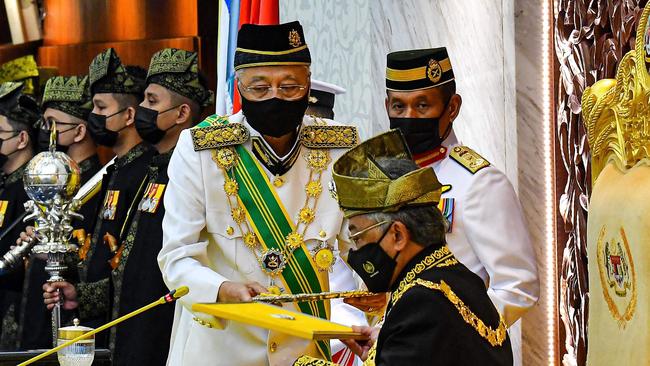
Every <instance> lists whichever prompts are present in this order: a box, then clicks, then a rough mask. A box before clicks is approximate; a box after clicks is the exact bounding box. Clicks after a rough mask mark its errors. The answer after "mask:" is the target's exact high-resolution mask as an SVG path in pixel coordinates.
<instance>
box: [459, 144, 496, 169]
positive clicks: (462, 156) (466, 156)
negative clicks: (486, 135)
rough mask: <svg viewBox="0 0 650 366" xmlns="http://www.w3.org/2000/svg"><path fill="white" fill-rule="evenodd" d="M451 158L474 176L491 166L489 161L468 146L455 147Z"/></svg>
mask: <svg viewBox="0 0 650 366" xmlns="http://www.w3.org/2000/svg"><path fill="white" fill-rule="evenodd" d="M449 157H450V158H452V159H453V160H455V161H456V162H458V164H460V165H462V166H463V167H464V168H465V169H467V170H469V172H470V173H472V174H476V172H478V171H479V170H481V169H483V168H485V167H488V166H490V162H489V161H487V160H485V158H483V157H482V156H481V155H479V154H478V153H477V152H476V151H474V150H472V149H470V148H469V147H467V146H454V148H453V149H451V152H450V153H449Z"/></svg>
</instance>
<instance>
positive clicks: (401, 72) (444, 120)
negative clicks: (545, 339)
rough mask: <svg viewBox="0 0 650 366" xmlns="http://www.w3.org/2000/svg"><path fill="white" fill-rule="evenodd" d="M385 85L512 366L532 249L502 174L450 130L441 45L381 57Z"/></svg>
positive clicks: (451, 98)
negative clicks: (504, 333)
mask: <svg viewBox="0 0 650 366" xmlns="http://www.w3.org/2000/svg"><path fill="white" fill-rule="evenodd" d="M386 89H387V98H386V109H387V110H388V116H389V117H390V127H391V129H394V128H399V129H400V130H401V131H402V133H403V134H404V136H405V138H406V141H407V143H408V145H409V149H410V150H411V152H412V153H413V157H414V159H415V161H416V163H418V165H420V166H421V167H424V166H430V167H432V168H433V169H434V171H435V173H436V176H437V177H438V179H439V180H440V182H441V183H442V184H444V185H445V187H444V188H443V194H442V200H441V202H440V205H439V208H440V209H441V210H442V212H443V215H444V216H445V217H446V218H447V220H448V222H449V224H450V225H449V231H448V233H447V242H448V245H449V248H450V249H451V251H452V252H453V253H454V255H455V256H456V258H458V259H459V260H460V261H461V262H462V263H463V264H464V265H465V266H466V267H467V268H469V269H470V270H471V271H472V272H474V273H476V274H477V275H479V276H480V277H481V278H482V279H483V281H484V282H485V286H486V287H487V289H488V295H489V296H490V299H492V302H493V303H494V305H495V306H496V307H497V309H498V310H499V312H500V313H501V314H502V315H503V316H504V318H505V320H506V324H507V325H508V326H509V327H511V328H510V337H511V340H512V348H513V354H514V355H513V356H514V359H515V365H517V364H520V363H521V328H520V325H519V324H520V322H519V323H517V320H518V319H520V318H521V317H522V315H523V314H524V313H525V312H526V311H527V310H528V309H530V308H531V307H532V306H533V305H534V304H535V303H536V302H537V299H538V297H539V280H538V276H537V265H536V261H535V253H534V251H533V247H532V244H531V241H530V236H529V233H528V229H527V228H526V223H525V220H524V217H523V213H522V209H521V205H520V203H519V200H518V198H517V195H516V193H515V191H514V189H513V187H512V185H511V184H510V182H509V181H508V179H507V178H506V176H505V175H504V174H503V173H502V172H501V171H499V170H498V169H496V168H495V167H493V166H491V165H490V163H489V162H488V161H487V160H485V159H484V158H482V157H481V156H480V155H479V154H477V153H476V152H474V151H473V150H471V149H470V148H468V147H466V146H463V145H461V144H460V142H459V141H458V139H457V138H456V135H455V134H454V131H453V127H452V123H453V121H454V119H455V118H456V117H457V116H458V114H459V112H460V107H461V104H462V99H461V97H460V95H458V94H456V84H455V79H454V73H453V69H452V66H451V62H450V61H449V56H448V54H447V49H446V48H444V47H441V48H435V49H422V50H408V51H399V52H393V53H390V54H388V57H387V65H386ZM513 324H514V325H515V326H514V327H513Z"/></svg>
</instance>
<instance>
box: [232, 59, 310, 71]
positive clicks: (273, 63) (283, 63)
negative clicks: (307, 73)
mask: <svg viewBox="0 0 650 366" xmlns="http://www.w3.org/2000/svg"><path fill="white" fill-rule="evenodd" d="M292 65H294V66H296V65H297V66H309V65H310V63H309V62H304V61H267V62H254V63H252V64H241V65H239V66H235V71H237V70H239V69H243V68H247V67H257V66H292Z"/></svg>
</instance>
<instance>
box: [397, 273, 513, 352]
mask: <svg viewBox="0 0 650 366" xmlns="http://www.w3.org/2000/svg"><path fill="white" fill-rule="evenodd" d="M415 286H423V287H426V288H428V289H430V290H435V291H440V292H442V293H443V294H444V295H445V297H446V298H447V300H449V301H450V302H451V303H452V304H453V305H454V306H455V307H456V310H458V313H459V314H460V315H461V316H462V317H463V320H464V321H465V323H467V324H469V325H471V326H472V328H474V329H475V330H476V331H477V332H478V334H480V335H481V337H483V338H484V339H486V340H487V341H488V342H490V344H491V345H492V346H493V347H496V346H501V345H503V342H504V341H505V340H506V336H507V332H506V323H505V320H504V319H503V316H502V315H499V327H498V328H497V329H492V327H490V326H488V325H485V323H483V320H481V319H479V317H478V316H476V314H474V313H473V312H472V310H470V308H469V307H467V305H465V303H463V300H461V299H460V298H459V297H458V296H457V295H456V294H455V293H454V291H452V289H451V287H449V285H448V284H447V283H446V282H445V281H440V283H435V282H432V281H427V280H423V279H421V278H417V279H415V281H413V282H411V283H409V284H408V285H406V286H405V287H403V288H400V289H398V290H397V291H395V292H394V293H393V302H394V303H396V302H397V301H399V299H400V298H401V297H402V296H403V295H404V293H406V292H407V291H408V290H410V289H411V288H413V287H415Z"/></svg>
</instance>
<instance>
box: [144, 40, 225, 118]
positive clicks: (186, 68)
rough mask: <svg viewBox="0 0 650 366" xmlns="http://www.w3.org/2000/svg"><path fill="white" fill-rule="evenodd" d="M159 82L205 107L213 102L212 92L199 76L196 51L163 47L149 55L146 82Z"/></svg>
mask: <svg viewBox="0 0 650 366" xmlns="http://www.w3.org/2000/svg"><path fill="white" fill-rule="evenodd" d="M151 83H153V84H159V85H161V86H163V87H165V88H167V89H169V90H171V91H173V92H175V93H178V94H180V95H182V96H184V97H186V98H189V99H191V100H193V101H195V102H197V103H198V104H199V105H200V106H202V107H206V106H208V105H210V104H212V103H213V94H212V92H211V91H210V90H208V88H207V87H206V85H205V81H204V80H202V79H201V77H200V76H199V61H198V54H197V53H196V52H191V51H186V50H179V49H176V48H165V49H163V50H160V51H158V52H156V53H155V54H154V55H153V57H151V63H150V64H149V72H148V74H147V84H151Z"/></svg>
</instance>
